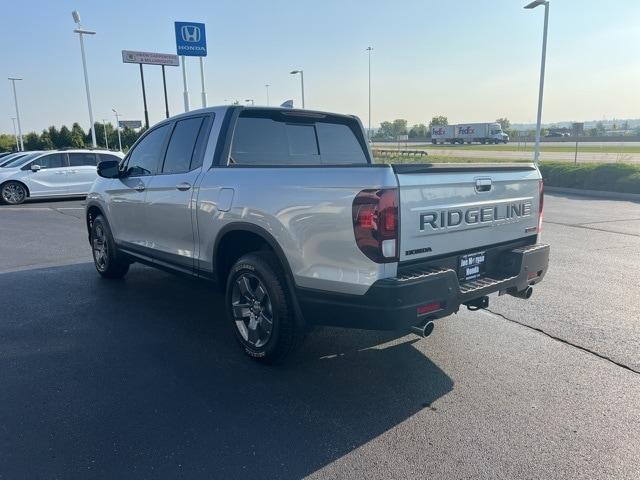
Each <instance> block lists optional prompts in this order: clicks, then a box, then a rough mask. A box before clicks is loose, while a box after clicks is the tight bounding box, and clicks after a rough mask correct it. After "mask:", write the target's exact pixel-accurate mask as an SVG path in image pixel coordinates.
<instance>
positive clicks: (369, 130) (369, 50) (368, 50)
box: [367, 47, 373, 142]
mask: <svg viewBox="0 0 640 480" xmlns="http://www.w3.org/2000/svg"><path fill="white" fill-rule="evenodd" d="M372 51H373V47H367V54H368V55H369V129H368V131H367V138H368V139H369V142H371V52H372Z"/></svg>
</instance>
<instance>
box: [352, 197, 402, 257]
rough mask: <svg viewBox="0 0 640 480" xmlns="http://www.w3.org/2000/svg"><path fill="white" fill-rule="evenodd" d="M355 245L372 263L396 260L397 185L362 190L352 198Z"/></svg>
mask: <svg viewBox="0 0 640 480" xmlns="http://www.w3.org/2000/svg"><path fill="white" fill-rule="evenodd" d="M352 218H353V233H354V234H355V237H356V244H357V245H358V248H359V249H360V250H361V251H362V253H364V254H365V255H366V256H367V257H369V258H370V259H371V260H373V261H374V262H376V263H390V262H397V261H398V189H397V188H386V189H381V190H362V191H361V192H360V193H358V194H357V195H356V198H354V200H353V207H352Z"/></svg>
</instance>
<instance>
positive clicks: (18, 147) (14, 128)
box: [11, 117, 20, 151]
mask: <svg viewBox="0 0 640 480" xmlns="http://www.w3.org/2000/svg"><path fill="white" fill-rule="evenodd" d="M11 121H12V122H13V135H14V136H15V137H16V149H17V150H18V151H20V141H19V140H18V131H17V130H16V117H11Z"/></svg>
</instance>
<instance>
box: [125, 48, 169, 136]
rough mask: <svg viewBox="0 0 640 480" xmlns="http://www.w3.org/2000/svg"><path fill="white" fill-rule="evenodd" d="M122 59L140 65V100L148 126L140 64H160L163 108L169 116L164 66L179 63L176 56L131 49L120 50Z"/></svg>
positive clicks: (145, 97)
mask: <svg viewBox="0 0 640 480" xmlns="http://www.w3.org/2000/svg"><path fill="white" fill-rule="evenodd" d="M122 61H123V62H124V63H137V64H138V65H140V81H141V82H142V101H143V103H144V121H145V126H146V127H147V128H149V112H148V111H147V92H146V91H145V88H144V72H143V71H142V65H160V66H162V86H163V87H164V109H165V113H166V115H167V118H169V102H168V101H167V82H166V80H165V75H164V67H177V66H178V65H179V61H178V56H177V55H173V54H171V53H154V52H134V51H132V50H122Z"/></svg>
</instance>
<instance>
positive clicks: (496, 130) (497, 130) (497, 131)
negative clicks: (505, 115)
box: [491, 128, 502, 135]
mask: <svg viewBox="0 0 640 480" xmlns="http://www.w3.org/2000/svg"><path fill="white" fill-rule="evenodd" d="M501 133H502V130H501V129H499V128H498V129H493V130H491V135H499V134H501Z"/></svg>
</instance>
